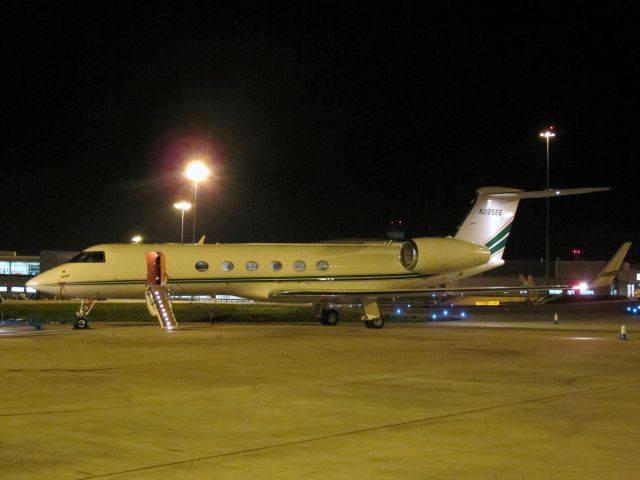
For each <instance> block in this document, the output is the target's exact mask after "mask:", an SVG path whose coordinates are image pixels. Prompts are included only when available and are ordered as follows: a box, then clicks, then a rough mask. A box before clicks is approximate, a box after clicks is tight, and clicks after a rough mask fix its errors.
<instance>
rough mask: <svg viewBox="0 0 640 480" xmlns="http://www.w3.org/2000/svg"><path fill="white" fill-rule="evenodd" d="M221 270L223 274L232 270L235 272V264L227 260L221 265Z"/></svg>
mask: <svg viewBox="0 0 640 480" xmlns="http://www.w3.org/2000/svg"><path fill="white" fill-rule="evenodd" d="M220 268H222V271H223V272H230V271H231V270H233V262H230V261H228V260H225V261H224V262H222V263H221V264H220Z"/></svg>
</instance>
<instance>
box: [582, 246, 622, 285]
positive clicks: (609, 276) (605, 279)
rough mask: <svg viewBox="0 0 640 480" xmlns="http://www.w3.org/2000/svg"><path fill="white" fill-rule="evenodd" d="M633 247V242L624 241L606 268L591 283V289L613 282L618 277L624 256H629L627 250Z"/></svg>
mask: <svg viewBox="0 0 640 480" xmlns="http://www.w3.org/2000/svg"><path fill="white" fill-rule="evenodd" d="M630 247H631V242H624V243H623V244H622V246H621V247H620V248H619V249H618V251H617V252H616V253H615V255H614V256H613V257H611V260H609V261H608V262H607V264H606V265H605V266H604V268H603V269H602V270H601V271H600V273H598V275H597V276H596V278H594V279H593V280H592V281H591V283H590V284H589V289H594V288H601V287H608V286H610V285H611V284H612V283H613V279H614V278H615V277H616V275H617V274H618V272H619V271H620V267H621V266H622V262H623V261H624V257H626V256H627V252H628V251H629V248H630Z"/></svg>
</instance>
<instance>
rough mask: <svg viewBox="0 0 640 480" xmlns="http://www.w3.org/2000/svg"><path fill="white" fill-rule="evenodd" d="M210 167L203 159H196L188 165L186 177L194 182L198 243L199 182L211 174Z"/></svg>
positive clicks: (194, 221)
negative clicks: (197, 209) (197, 210)
mask: <svg viewBox="0 0 640 480" xmlns="http://www.w3.org/2000/svg"><path fill="white" fill-rule="evenodd" d="M209 173H210V172H209V167H207V166H206V165H205V164H204V162H202V161H201V160H194V161H193V162H190V163H189V164H188V165H187V169H186V170H185V175H186V177H187V178H188V179H189V180H191V181H192V182H193V243H196V208H197V206H198V182H201V181H203V180H204V179H206V178H207V177H208V176H209Z"/></svg>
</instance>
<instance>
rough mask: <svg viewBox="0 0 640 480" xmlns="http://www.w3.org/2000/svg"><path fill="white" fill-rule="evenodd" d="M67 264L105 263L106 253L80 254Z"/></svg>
mask: <svg viewBox="0 0 640 480" xmlns="http://www.w3.org/2000/svg"><path fill="white" fill-rule="evenodd" d="M67 263H104V252H80V253H79V254H77V255H76V256H75V257H73V258H72V259H71V260H69V262H67Z"/></svg>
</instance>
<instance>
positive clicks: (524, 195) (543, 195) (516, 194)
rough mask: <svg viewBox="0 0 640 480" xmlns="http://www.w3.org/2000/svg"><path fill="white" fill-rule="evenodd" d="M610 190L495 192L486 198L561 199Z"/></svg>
mask: <svg viewBox="0 0 640 480" xmlns="http://www.w3.org/2000/svg"><path fill="white" fill-rule="evenodd" d="M608 190H611V189H610V188H609V187H591V188H563V189H549V190H536V191H531V192H525V191H521V192H513V191H511V192H503V193H500V192H496V193H490V194H489V195H488V196H490V197H496V198H520V199H524V198H546V197H562V196H566V195H581V194H583V193H594V192H606V191H608Z"/></svg>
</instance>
